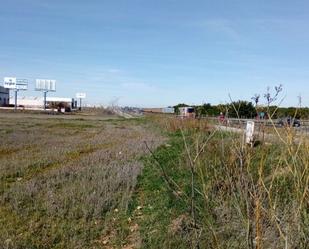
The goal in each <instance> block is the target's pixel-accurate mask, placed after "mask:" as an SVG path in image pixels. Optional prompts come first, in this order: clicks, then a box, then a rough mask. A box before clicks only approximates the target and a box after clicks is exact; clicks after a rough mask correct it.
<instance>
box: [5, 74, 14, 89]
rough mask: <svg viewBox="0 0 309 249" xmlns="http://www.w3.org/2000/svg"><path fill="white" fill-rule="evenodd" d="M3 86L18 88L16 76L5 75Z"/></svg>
mask: <svg viewBox="0 0 309 249" xmlns="http://www.w3.org/2000/svg"><path fill="white" fill-rule="evenodd" d="M3 86H4V88H9V89H16V78H14V77H4V80H3Z"/></svg>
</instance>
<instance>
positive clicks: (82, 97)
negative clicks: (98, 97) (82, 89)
mask: <svg viewBox="0 0 309 249" xmlns="http://www.w3.org/2000/svg"><path fill="white" fill-rule="evenodd" d="M76 98H77V99H85V98H86V93H76Z"/></svg>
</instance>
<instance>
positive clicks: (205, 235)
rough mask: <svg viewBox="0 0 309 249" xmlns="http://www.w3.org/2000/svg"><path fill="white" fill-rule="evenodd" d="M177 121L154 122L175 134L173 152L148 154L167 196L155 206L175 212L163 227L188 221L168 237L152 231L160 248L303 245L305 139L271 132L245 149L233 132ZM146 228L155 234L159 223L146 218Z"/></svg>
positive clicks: (306, 227) (306, 225)
mask: <svg viewBox="0 0 309 249" xmlns="http://www.w3.org/2000/svg"><path fill="white" fill-rule="evenodd" d="M171 122H172V125H171ZM179 122H181V121H171V119H169V120H166V121H165V122H164V121H162V120H160V121H159V124H160V125H162V124H163V125H164V124H165V125H166V129H167V130H169V131H174V130H177V131H178V132H176V134H178V135H176V138H177V139H178V140H179V137H180V138H181V140H182V144H183V146H182V147H181V148H179V147H178V149H177V150H178V152H177V151H176V152H173V148H171V147H166V148H165V149H164V148H161V150H160V151H159V152H158V154H155V155H154V157H155V161H156V162H155V163H154V164H153V165H156V166H158V168H159V169H160V170H161V169H163V170H164V172H163V173H162V176H163V177H164V178H165V179H166V181H165V182H166V183H169V184H166V189H167V190H169V192H170V193H171V195H170V197H169V199H168V201H166V202H165V203H164V204H162V205H165V207H166V206H167V205H168V206H170V207H172V209H171V210H169V211H166V212H170V213H172V214H175V213H179V217H178V218H177V217H176V218H173V219H170V220H169V222H170V225H169V226H173V224H174V223H175V221H177V222H178V221H179V220H181V219H180V217H188V218H187V219H186V222H183V221H181V222H178V223H181V225H179V226H178V229H174V234H173V235H172V236H170V235H166V234H165V233H160V231H158V232H157V235H156V236H157V237H160V240H158V241H159V243H161V246H162V245H171V244H173V246H175V247H176V246H177V247H178V248H186V247H187V248H188V247H189V248H237V249H238V248H250V249H251V248H252V249H253V248H258V249H262V248H308V245H309V239H308V238H309V211H308V210H309V189H308V186H309V153H308V151H309V142H308V139H307V138H306V137H303V138H302V139H299V138H297V137H296V136H295V131H294V130H293V129H291V128H287V129H286V130H281V132H278V131H276V127H273V130H272V134H277V138H276V140H274V142H273V143H269V142H268V143H261V144H259V145H258V146H256V147H253V148H251V147H250V146H247V145H246V144H244V138H243V136H242V135H240V134H233V133H230V132H223V131H218V130H215V129H214V130H211V129H209V127H208V130H207V132H205V131H204V130H203V129H196V126H197V125H196V124H195V122H196V121H192V122H190V123H189V122H188V123H186V124H187V125H186V126H184V125H180V126H179V128H176V129H175V128H174V127H178V126H177V125H174V124H175V123H176V124H178V123H179ZM181 124H183V123H181ZM203 126H204V124H203ZM171 127H173V128H172V129H171ZM205 127H207V124H206V125H205ZM269 129H270V128H269ZM173 133H174V134H175V132H173ZM295 137H296V139H295ZM178 140H175V141H178ZM178 143H179V142H178ZM176 144H177V143H176ZM173 146H174V145H173ZM174 147H175V146H174ZM175 148H176V147H175ZM175 148H174V150H175ZM172 153H173V154H175V153H178V156H177V158H173V159H172V160H171V159H170V158H171V154H172ZM145 181H146V180H145ZM146 187H147V185H146ZM158 189H159V188H158ZM171 196H172V197H171ZM173 196H174V197H173ZM161 198H162V197H161ZM149 202H150V201H148V203H149ZM171 203H174V204H171ZM177 203H179V204H177ZM182 204H184V206H185V207H183V205H182ZM177 205H179V206H177ZM175 206H176V209H175ZM157 212H158V213H159V212H160V211H157ZM161 215H162V214H161ZM171 216H172V215H171ZM167 220H168V219H167ZM144 223H147V222H144ZM152 224H154V227H152ZM147 226H148V228H147V231H151V230H154V229H155V227H156V226H158V222H157V221H150V220H148V223H147ZM162 230H163V229H162ZM172 230H173V229H172ZM164 231H165V230H164ZM144 236H145V240H148V241H151V240H156V238H154V237H153V236H152V235H151V234H145V235H144ZM184 245H185V246H184ZM149 246H151V247H150V248H157V247H156V246H152V245H151V244H149Z"/></svg>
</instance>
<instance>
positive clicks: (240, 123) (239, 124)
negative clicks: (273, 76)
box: [201, 117, 309, 133]
mask: <svg viewBox="0 0 309 249" xmlns="http://www.w3.org/2000/svg"><path fill="white" fill-rule="evenodd" d="M201 118H202V119H206V120H210V121H213V122H215V123H217V124H220V125H224V126H230V127H236V128H245V126H246V124H247V122H248V121H253V122H254V123H255V125H256V128H257V129H260V128H262V127H263V126H266V127H273V126H275V127H277V128H283V127H284V126H281V125H280V124H279V121H280V119H272V120H269V119H237V118H224V119H220V118H218V117H201ZM293 128H295V130H296V131H298V132H305V133H309V120H300V127H293Z"/></svg>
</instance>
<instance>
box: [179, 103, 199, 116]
mask: <svg viewBox="0 0 309 249" xmlns="http://www.w3.org/2000/svg"><path fill="white" fill-rule="evenodd" d="M179 116H180V117H181V118H195V109H194V107H191V106H186V107H179Z"/></svg>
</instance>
